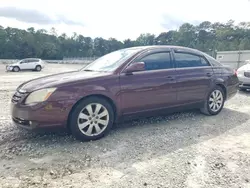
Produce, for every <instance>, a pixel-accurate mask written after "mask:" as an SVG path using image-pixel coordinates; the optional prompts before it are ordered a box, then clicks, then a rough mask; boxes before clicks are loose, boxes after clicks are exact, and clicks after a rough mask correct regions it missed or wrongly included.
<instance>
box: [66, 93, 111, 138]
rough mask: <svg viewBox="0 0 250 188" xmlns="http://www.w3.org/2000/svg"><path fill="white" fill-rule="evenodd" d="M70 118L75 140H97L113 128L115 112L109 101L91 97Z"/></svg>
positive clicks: (77, 106)
mask: <svg viewBox="0 0 250 188" xmlns="http://www.w3.org/2000/svg"><path fill="white" fill-rule="evenodd" d="M69 118H70V119H69V128H70V130H71V133H72V135H73V136H74V137H75V138H77V139H78V140H82V141H89V140H97V139H99V138H101V137H103V136H104V135H105V134H107V133H108V132H109V131H110V129H111V128H112V125H113V122H114V110H113V108H112V106H111V104H110V103H109V102H108V101H107V100H105V99H103V98H99V97H89V98H87V99H84V100H82V101H81V102H79V103H78V104H77V105H76V107H75V108H74V109H73V110H72V112H71V115H70V117H69Z"/></svg>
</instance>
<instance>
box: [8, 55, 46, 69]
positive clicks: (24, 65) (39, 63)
mask: <svg viewBox="0 0 250 188" xmlns="http://www.w3.org/2000/svg"><path fill="white" fill-rule="evenodd" d="M44 64H45V62H44V61H43V60H41V59H38V58H26V59H22V60H20V61H18V62H17V63H13V64H10V65H7V66H6V71H14V72H18V71H21V70H35V71H41V70H42V69H43V68H44Z"/></svg>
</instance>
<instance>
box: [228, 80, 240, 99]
mask: <svg viewBox="0 0 250 188" xmlns="http://www.w3.org/2000/svg"><path fill="white" fill-rule="evenodd" d="M238 88H239V83H236V84H234V85H231V86H228V87H227V100H228V99H231V98H232V97H234V96H235V95H236V94H237V92H238Z"/></svg>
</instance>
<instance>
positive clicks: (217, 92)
mask: <svg viewBox="0 0 250 188" xmlns="http://www.w3.org/2000/svg"><path fill="white" fill-rule="evenodd" d="M224 103H225V93H224V91H223V89H222V88H221V87H219V86H216V87H215V88H214V89H213V90H212V91H211V92H210V93H209V95H208V97H207V99H206V101H205V103H204V107H203V108H202V109H201V112H202V113H204V114H206V115H217V114H219V113H220V111H221V110H222V108H223V106H224Z"/></svg>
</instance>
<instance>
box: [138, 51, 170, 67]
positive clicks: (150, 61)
mask: <svg viewBox="0 0 250 188" xmlns="http://www.w3.org/2000/svg"><path fill="white" fill-rule="evenodd" d="M140 61H142V62H144V63H145V69H146V70H147V71H149V70H160V69H169V68H172V66H171V58H170V53H169V52H159V53H154V54H150V55H147V56H145V57H143V58H142V59H141V60H140Z"/></svg>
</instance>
